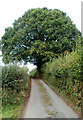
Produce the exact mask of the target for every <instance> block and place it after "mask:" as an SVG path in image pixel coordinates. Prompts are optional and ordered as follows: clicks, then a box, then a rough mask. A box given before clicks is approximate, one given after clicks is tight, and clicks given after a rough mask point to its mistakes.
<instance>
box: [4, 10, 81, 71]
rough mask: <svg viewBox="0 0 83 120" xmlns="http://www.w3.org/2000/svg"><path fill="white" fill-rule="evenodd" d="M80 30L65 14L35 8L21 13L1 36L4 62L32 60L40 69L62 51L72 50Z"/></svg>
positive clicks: (58, 11)
mask: <svg viewBox="0 0 83 120" xmlns="http://www.w3.org/2000/svg"><path fill="white" fill-rule="evenodd" d="M79 36H80V32H79V31H78V30H77V28H76V26H75V25H74V24H73V22H72V21H71V19H70V18H69V17H68V16H67V15H66V13H64V12H62V11H60V10H57V9H54V10H51V9H47V8H38V9H31V10H28V11H27V12H25V14H24V15H23V16H22V17H19V18H18V19H17V20H15V22H14V23H13V27H8V28H6V29H5V34H4V35H3V37H2V53H3V61H4V63H8V62H12V61H14V60H18V61H21V60H23V61H24V62H25V63H27V62H28V61H29V62H32V63H33V64H35V65H37V66H38V68H39V69H40V68H41V66H42V64H44V63H45V62H47V61H51V60H52V58H55V57H57V55H58V54H61V53H64V51H70V52H71V51H72V49H73V48H74V47H75V46H76V39H78V37H79Z"/></svg>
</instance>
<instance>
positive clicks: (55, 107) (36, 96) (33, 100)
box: [23, 79, 79, 118]
mask: <svg viewBox="0 0 83 120" xmlns="http://www.w3.org/2000/svg"><path fill="white" fill-rule="evenodd" d="M23 118H79V117H78V115H77V114H76V113H75V112H74V111H73V110H72V109H71V108H70V107H69V106H68V105H67V104H66V103H65V102H64V101H63V100H62V99H61V98H60V97H59V96H58V95H56V94H55V92H54V91H53V90H52V89H51V88H50V87H49V86H48V85H46V84H45V83H44V82H43V81H42V80H36V79H32V88H31V95H30V99H29V103H28V104H27V105H26V111H25V113H24V115H23Z"/></svg>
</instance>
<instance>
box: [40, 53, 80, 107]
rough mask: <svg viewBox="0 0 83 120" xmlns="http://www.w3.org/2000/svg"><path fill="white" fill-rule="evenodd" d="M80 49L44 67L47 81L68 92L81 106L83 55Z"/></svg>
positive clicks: (54, 86) (76, 104)
mask: <svg viewBox="0 0 83 120" xmlns="http://www.w3.org/2000/svg"><path fill="white" fill-rule="evenodd" d="M80 55H81V54H80V51H73V52H71V53H67V54H66V55H65V56H59V57H58V58H57V59H54V60H53V61H52V62H47V63H46V64H45V65H43V67H42V69H41V70H42V75H43V78H44V79H45V81H46V82H47V83H48V84H49V85H51V86H52V87H53V88H58V89H59V91H62V92H64V93H65V94H66V96H67V97H69V99H71V101H73V103H74V105H75V106H77V107H81V87H80V82H81V56H80Z"/></svg>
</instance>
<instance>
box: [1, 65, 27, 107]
mask: <svg viewBox="0 0 83 120" xmlns="http://www.w3.org/2000/svg"><path fill="white" fill-rule="evenodd" d="M28 81H29V76H28V69H27V67H20V66H18V65H16V64H14V65H8V66H3V67H2V103H3V105H7V104H14V103H19V102H20V101H19V96H20V95H22V94H23V93H22V92H24V91H25V90H26V89H27V87H28Z"/></svg>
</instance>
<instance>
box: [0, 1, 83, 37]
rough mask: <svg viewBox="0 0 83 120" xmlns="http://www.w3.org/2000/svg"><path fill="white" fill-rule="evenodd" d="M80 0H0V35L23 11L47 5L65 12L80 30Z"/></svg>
mask: <svg viewBox="0 0 83 120" xmlns="http://www.w3.org/2000/svg"><path fill="white" fill-rule="evenodd" d="M81 1H82V0H0V37H1V36H2V35H3V34H4V29H5V28H6V27H9V26H12V23H13V22H14V20H15V19H18V17H21V16H22V15H23V14H24V12H25V11H27V10H28V9H31V8H38V7H40V8H42V7H47V8H49V9H59V10H62V11H63V12H66V13H67V15H68V16H69V17H70V18H71V19H72V21H73V23H74V24H75V25H76V26H77V28H78V29H79V30H80V31H81Z"/></svg>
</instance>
